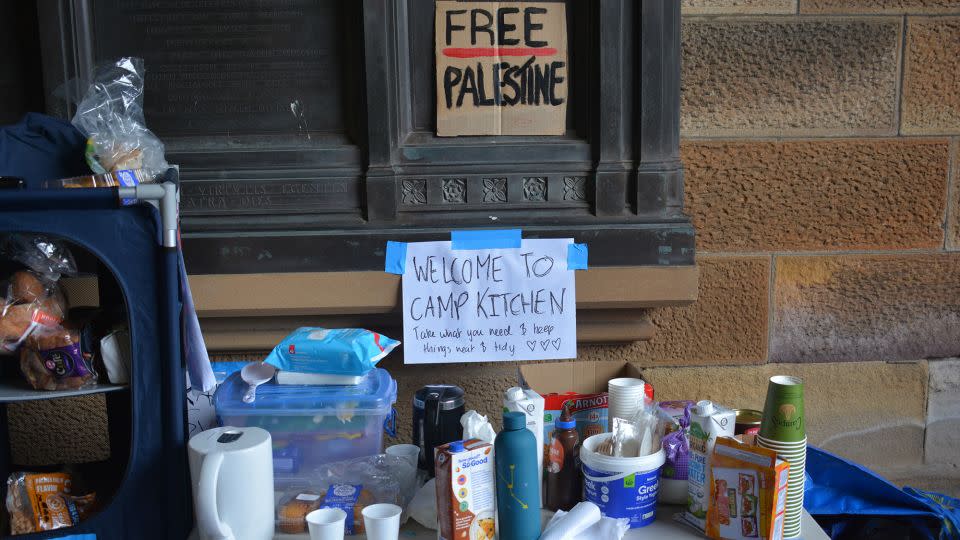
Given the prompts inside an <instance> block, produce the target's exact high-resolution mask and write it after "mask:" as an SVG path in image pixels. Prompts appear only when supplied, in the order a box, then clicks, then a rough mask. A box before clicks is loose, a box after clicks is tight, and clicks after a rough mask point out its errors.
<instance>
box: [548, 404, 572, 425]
mask: <svg viewBox="0 0 960 540" xmlns="http://www.w3.org/2000/svg"><path fill="white" fill-rule="evenodd" d="M553 425H554V427H558V428H561V429H572V428H575V427H577V421H576V420H574V419H573V415H572V414H570V409H568V408H567V407H566V406H564V407H563V412H562V413H560V418H557V420H556V421H555V422H554V423H553Z"/></svg>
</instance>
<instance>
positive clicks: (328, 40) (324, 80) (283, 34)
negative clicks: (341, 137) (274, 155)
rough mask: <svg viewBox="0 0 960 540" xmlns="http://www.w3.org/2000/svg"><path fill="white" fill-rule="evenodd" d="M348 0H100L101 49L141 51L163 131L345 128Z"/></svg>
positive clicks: (149, 97) (104, 52)
mask: <svg viewBox="0 0 960 540" xmlns="http://www.w3.org/2000/svg"><path fill="white" fill-rule="evenodd" d="M348 5H349V3H347V2H338V1H337V0H272V1H270V2H264V1H261V0H97V2H94V3H93V6H94V26H95V28H96V29H97V30H96V32H95V33H94V35H93V42H94V50H95V57H96V59H97V60H103V59H109V58H114V57H118V56H128V55H137V56H141V57H143V58H144V60H145V63H146V69H147V73H146V88H147V89H148V91H147V92H146V95H145V110H146V116H147V123H148V125H149V126H150V128H151V129H152V130H154V131H155V132H156V133H157V134H158V135H160V136H161V137H171V136H177V135H213V134H216V135H249V134H269V133H283V134H291V133H306V132H310V131H317V132H340V131H343V130H344V118H343V112H342V111H343V108H344V107H343V105H344V103H343V94H344V92H343V87H342V84H341V83H342V79H343V77H342V71H343V67H344V66H343V65H344V62H347V61H350V58H351V56H350V54H349V53H348V52H347V51H346V50H345V49H346V48H350V47H353V46H354V45H351V44H350V43H349V41H347V42H345V40H347V38H346V37H345V35H344V34H345V33H346V30H347V25H346V24H343V22H344V21H343V19H344V17H345V16H346V15H345V12H346V11H348V9H349V8H348V7H347V6H348ZM357 46H358V47H359V45H357Z"/></svg>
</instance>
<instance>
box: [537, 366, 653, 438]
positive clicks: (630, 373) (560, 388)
mask: <svg viewBox="0 0 960 540" xmlns="http://www.w3.org/2000/svg"><path fill="white" fill-rule="evenodd" d="M618 377H633V378H637V379H640V378H641V377H640V370H639V369H637V368H636V366H634V365H633V364H630V363H628V362H564V363H549V364H530V365H526V366H521V367H520V374H519V378H520V385H521V386H523V385H524V384H526V385H527V386H529V387H530V388H531V389H533V390H534V391H535V392H537V393H538V394H540V395H541V396H543V399H544V407H543V432H544V433H543V440H544V443H545V444H549V441H550V434H551V433H552V432H553V428H554V422H555V421H556V420H557V418H559V417H560V413H561V412H562V411H563V407H564V406H566V407H568V408H569V409H570V412H571V414H573V418H574V419H575V420H576V421H577V431H578V432H579V433H580V440H581V441H583V440H585V439H586V438H587V437H590V436H591V435H597V434H598V433H606V432H607V427H608V416H607V382H608V381H609V380H610V379H616V378H618ZM646 394H647V397H648V398H650V399H651V400H652V399H653V386H651V385H649V384H647V386H646Z"/></svg>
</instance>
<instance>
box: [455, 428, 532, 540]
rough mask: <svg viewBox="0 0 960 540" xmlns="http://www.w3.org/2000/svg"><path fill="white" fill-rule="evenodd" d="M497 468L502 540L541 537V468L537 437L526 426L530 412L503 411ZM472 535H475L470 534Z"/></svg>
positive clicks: (525, 539) (527, 539)
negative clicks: (527, 413)
mask: <svg viewBox="0 0 960 540" xmlns="http://www.w3.org/2000/svg"><path fill="white" fill-rule="evenodd" d="M493 447H494V450H493V453H494V458H493V460H494V462H496V469H497V517H498V518H499V522H500V527H499V529H500V532H499V534H498V535H497V538H498V539H499V540H537V539H538V538H540V469H539V468H538V467H537V452H538V448H537V438H536V437H534V435H533V433H531V432H530V430H528V429H527V416H526V415H525V414H523V413H520V412H506V413H504V414H503V430H501V431H500V433H498V434H497V438H496V440H495V441H494V443H493ZM471 537H472V536H471Z"/></svg>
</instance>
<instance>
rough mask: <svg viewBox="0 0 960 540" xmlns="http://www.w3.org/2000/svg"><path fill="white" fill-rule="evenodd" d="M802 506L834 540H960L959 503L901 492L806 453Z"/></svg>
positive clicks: (866, 472)
mask: <svg viewBox="0 0 960 540" xmlns="http://www.w3.org/2000/svg"><path fill="white" fill-rule="evenodd" d="M806 472H807V485H806V486H805V490H804V491H805V493H804V504H803V506H804V507H805V508H806V509H807V511H808V512H810V514H811V515H813V517H814V518H816V520H817V523H819V524H820V526H821V527H823V529H824V530H825V531H826V532H827V534H829V535H830V537H831V538H834V539H852V538H874V539H884V538H909V539H913V538H916V539H934V540H958V539H960V535H958V532H957V531H958V527H957V526H958V524H960V506H958V503H960V501H957V500H956V499H952V498H950V497H946V496H943V495H939V494H929V493H926V492H923V491H920V490H915V489H912V488H907V490H901V489H900V488H899V487H897V486H895V485H894V484H891V483H890V482H888V481H887V480H884V479H883V478H881V477H880V476H878V475H876V474H875V473H874V472H873V471H871V470H870V469H867V468H866V467H863V466H861V465H858V464H856V463H853V462H850V461H847V460H845V459H843V458H841V457H838V456H835V455H833V454H831V453H829V452H826V451H823V450H820V449H819V448H815V447H813V446H809V447H807V462H806Z"/></svg>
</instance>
